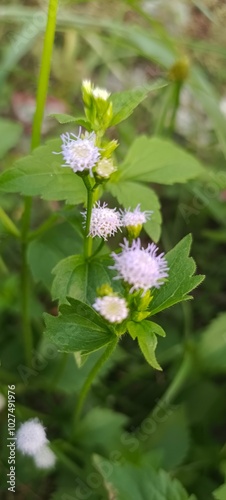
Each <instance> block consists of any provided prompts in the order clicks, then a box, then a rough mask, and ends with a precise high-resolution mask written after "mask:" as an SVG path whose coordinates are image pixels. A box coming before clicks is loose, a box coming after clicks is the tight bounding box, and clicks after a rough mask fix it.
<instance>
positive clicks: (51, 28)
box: [31, 0, 58, 149]
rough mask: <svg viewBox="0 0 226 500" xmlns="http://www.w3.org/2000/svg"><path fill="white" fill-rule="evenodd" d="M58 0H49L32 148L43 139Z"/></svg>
mask: <svg viewBox="0 0 226 500" xmlns="http://www.w3.org/2000/svg"><path fill="white" fill-rule="evenodd" d="M57 8H58V0H49V9H48V18H47V25H46V32H45V38H44V45H43V52H42V61H41V69H40V74H39V82H38V91H37V97H36V111H35V115H34V122H33V129H32V138H31V148H32V149H34V148H37V146H39V144H40V141H41V129H42V120H43V116H44V110H45V104H46V98H47V93H48V86H49V75H50V67H51V58H52V51H53V44H54V36H55V29H56V17H57Z"/></svg>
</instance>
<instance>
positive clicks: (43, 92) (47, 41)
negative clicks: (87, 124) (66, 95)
mask: <svg viewBox="0 0 226 500" xmlns="http://www.w3.org/2000/svg"><path fill="white" fill-rule="evenodd" d="M57 7H58V0H49V8H48V15H47V26H46V32H45V38H44V45H43V52H42V60H41V69H40V75H39V81H38V90H37V98H36V111H35V115H34V121H33V129H32V138H31V149H32V150H33V149H34V148H36V147H37V146H39V144H40V140H41V127H42V120H43V116H44V110H45V103H46V98H47V92H48V85H49V75H50V66H51V56H52V49H53V43H54V35H55V27H56V15H57ZM31 208H32V199H31V198H30V197H25V200H24V212H23V216H22V232H21V236H22V270H21V282H22V283H21V288H22V290H21V292H22V325H23V336H24V349H25V358H26V362H27V364H28V366H30V365H31V357H32V331H31V325H30V317H29V298H30V284H29V269H28V264H27V247H28V234H29V227H30V217H31Z"/></svg>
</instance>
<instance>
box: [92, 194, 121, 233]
mask: <svg viewBox="0 0 226 500" xmlns="http://www.w3.org/2000/svg"><path fill="white" fill-rule="evenodd" d="M82 215H83V216H84V217H85V219H86V212H83V214H82ZM121 226H122V221H121V217H120V213H119V212H117V210H116V208H108V207H107V203H104V204H103V206H101V205H100V202H99V201H98V202H97V203H96V206H94V207H93V209H92V214H91V221H90V229H89V236H92V238H94V237H95V236H99V238H103V239H104V240H105V241H106V240H107V239H108V237H109V236H113V235H114V234H115V233H116V232H117V231H118V229H119V230H121V229H120V228H121Z"/></svg>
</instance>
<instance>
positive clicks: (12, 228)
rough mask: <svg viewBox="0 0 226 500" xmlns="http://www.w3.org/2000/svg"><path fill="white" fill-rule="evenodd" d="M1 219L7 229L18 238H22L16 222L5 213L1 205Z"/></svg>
mask: <svg viewBox="0 0 226 500" xmlns="http://www.w3.org/2000/svg"><path fill="white" fill-rule="evenodd" d="M0 221H1V223H2V225H3V227H4V228H5V229H6V231H7V232H8V233H10V234H12V235H13V236H15V237H16V238H20V231H19V229H17V227H16V226H15V224H14V222H13V221H12V220H11V219H10V217H9V216H8V215H7V214H6V213H5V211H4V210H3V208H1V207H0Z"/></svg>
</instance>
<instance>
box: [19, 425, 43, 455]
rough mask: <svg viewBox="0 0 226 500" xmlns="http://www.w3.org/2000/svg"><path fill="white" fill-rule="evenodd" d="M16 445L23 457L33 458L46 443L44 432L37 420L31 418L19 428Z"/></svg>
mask: <svg viewBox="0 0 226 500" xmlns="http://www.w3.org/2000/svg"><path fill="white" fill-rule="evenodd" d="M16 437H17V441H16V445H17V448H18V450H20V451H21V453H23V454H24V455H31V456H34V455H36V453H37V452H38V450H39V449H40V448H42V446H43V445H45V444H46V443H47V438H46V432H45V429H44V427H43V425H42V424H41V422H40V421H39V419H38V418H31V419H30V420H27V421H26V422H24V423H23V424H21V426H20V427H19V429H18V431H17V433H16Z"/></svg>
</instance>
